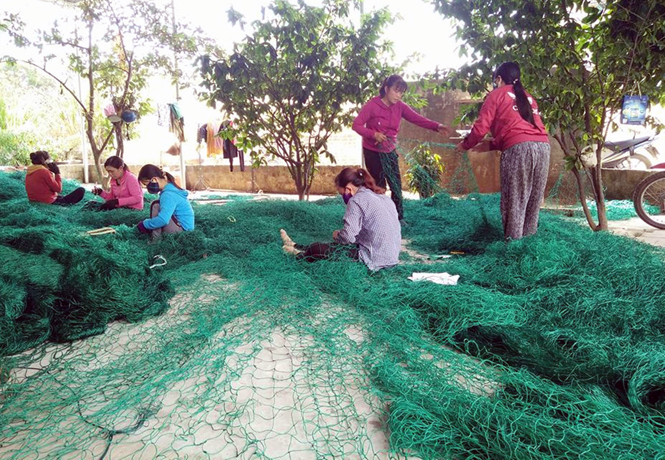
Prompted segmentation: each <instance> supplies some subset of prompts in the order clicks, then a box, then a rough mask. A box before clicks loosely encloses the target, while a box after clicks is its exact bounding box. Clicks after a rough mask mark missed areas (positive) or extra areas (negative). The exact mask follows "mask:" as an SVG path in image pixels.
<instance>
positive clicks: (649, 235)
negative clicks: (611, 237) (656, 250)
mask: <svg viewBox="0 0 665 460" xmlns="http://www.w3.org/2000/svg"><path fill="white" fill-rule="evenodd" d="M609 227H610V231H611V232H612V233H614V234H616V235H623V236H629V237H631V238H635V239H637V240H639V241H642V242H644V243H649V244H653V245H654V246H661V247H665V230H659V229H657V228H654V227H652V226H650V225H648V224H647V223H646V222H644V221H643V220H642V219H640V218H639V217H633V218H632V219H629V220H616V221H610V222H609Z"/></svg>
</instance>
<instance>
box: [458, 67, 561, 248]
mask: <svg viewBox="0 0 665 460" xmlns="http://www.w3.org/2000/svg"><path fill="white" fill-rule="evenodd" d="M493 84H494V87H495V89H494V90H493V91H492V92H491V93H489V95H488V96H487V98H486V99H485V102H483V106H482V107H481V109H480V114H479V115H478V119H477V120H476V122H475V123H474V124H473V128H472V129H471V132H470V133H469V135H468V136H467V137H466V138H465V139H464V141H462V142H460V144H459V145H458V148H459V149H461V150H469V149H471V148H473V147H474V146H476V145H477V144H478V143H481V142H483V138H484V137H485V135H486V134H487V133H488V132H491V133H492V137H493V140H492V141H491V142H489V143H488V142H487V141H484V142H483V144H482V147H481V148H479V149H477V150H479V151H487V150H501V164H500V171H501V219H502V221H503V232H504V236H505V238H506V239H518V238H522V237H523V236H529V235H533V234H534V233H536V230H537V229H538V212H539V210H540V203H541V201H542V199H543V196H544V195H545V185H546V184H547V174H548V170H549V164H550V143H549V138H548V136H547V131H546V130H545V126H543V122H542V121H541V119H540V114H539V112H538V105H537V104H536V101H535V100H534V99H533V97H531V95H530V94H528V93H527V92H526V91H525V90H524V87H523V86H522V80H521V76H520V68H519V65H518V64H517V63H516V62H504V63H503V64H501V65H500V66H499V68H498V69H496V70H495V71H494V76H493Z"/></svg>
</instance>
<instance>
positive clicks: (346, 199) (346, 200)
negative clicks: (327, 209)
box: [342, 193, 353, 204]
mask: <svg viewBox="0 0 665 460" xmlns="http://www.w3.org/2000/svg"><path fill="white" fill-rule="evenodd" d="M352 196H353V195H351V194H350V193H342V199H343V200H344V204H349V200H350V199H351V197H352Z"/></svg>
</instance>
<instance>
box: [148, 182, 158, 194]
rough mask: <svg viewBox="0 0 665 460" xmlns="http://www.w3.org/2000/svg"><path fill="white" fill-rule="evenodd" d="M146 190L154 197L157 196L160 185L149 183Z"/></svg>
mask: <svg viewBox="0 0 665 460" xmlns="http://www.w3.org/2000/svg"><path fill="white" fill-rule="evenodd" d="M146 188H147V189H148V193H150V194H152V195H157V194H158V193H159V184H158V183H157V182H149V183H148V186H147V187H146Z"/></svg>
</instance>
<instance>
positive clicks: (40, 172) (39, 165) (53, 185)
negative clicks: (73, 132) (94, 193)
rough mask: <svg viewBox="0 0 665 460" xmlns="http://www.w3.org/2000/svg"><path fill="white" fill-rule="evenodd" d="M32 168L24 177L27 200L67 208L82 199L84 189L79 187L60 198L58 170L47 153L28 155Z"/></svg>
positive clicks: (39, 151)
mask: <svg viewBox="0 0 665 460" xmlns="http://www.w3.org/2000/svg"><path fill="white" fill-rule="evenodd" d="M30 161H32V166H29V167H28V172H27V174H26V176H25V191H26V192H27V193H28V200H30V201H33V202H36V203H46V204H58V205H61V206H67V205H70V204H76V203H78V202H79V201H81V200H82V199H83V195H84V194H85V189H84V188H83V187H79V188H77V189H76V190H74V191H73V192H72V193H70V194H69V195H65V196H60V195H58V193H60V192H62V177H61V176H60V168H58V165H57V164H55V163H53V161H51V157H50V156H49V154H48V152H45V151H44V150H38V151H36V152H32V153H31V154H30Z"/></svg>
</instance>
